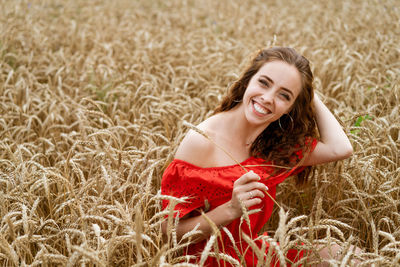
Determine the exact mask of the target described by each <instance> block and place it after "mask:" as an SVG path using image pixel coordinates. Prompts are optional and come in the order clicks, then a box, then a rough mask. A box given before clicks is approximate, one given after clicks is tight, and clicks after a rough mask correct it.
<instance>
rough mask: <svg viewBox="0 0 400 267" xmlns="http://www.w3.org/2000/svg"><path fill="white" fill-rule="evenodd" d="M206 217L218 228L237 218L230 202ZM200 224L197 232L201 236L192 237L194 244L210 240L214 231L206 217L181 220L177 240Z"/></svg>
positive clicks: (208, 213) (200, 216)
mask: <svg viewBox="0 0 400 267" xmlns="http://www.w3.org/2000/svg"><path fill="white" fill-rule="evenodd" d="M205 215H206V216H207V217H208V218H209V219H210V220H211V221H212V222H213V223H214V224H215V225H216V226H217V227H218V228H220V227H223V226H226V225H228V224H229V223H231V222H232V221H233V220H235V219H236V218H237V216H235V215H234V214H233V213H232V212H231V209H230V208H229V202H226V203H224V204H222V205H220V206H218V207H216V208H215V209H213V210H210V211H209V212H207V213H205ZM197 224H199V227H198V229H197V230H200V231H201V234H197V235H195V236H194V237H193V236H192V241H193V242H200V241H201V240H203V239H205V238H208V237H209V236H210V235H211V234H212V232H213V230H212V226H211V225H210V224H209V222H208V221H207V220H206V219H205V218H204V216H202V215H199V216H196V217H189V218H187V219H181V220H180V221H179V224H178V227H177V229H176V235H177V239H178V240H181V238H182V237H183V235H184V234H186V233H187V232H190V231H191V230H193V229H194V228H195V227H196V225H197ZM166 228H167V224H166V222H165V223H164V225H163V232H164V234H165V233H166V232H167V229H166Z"/></svg>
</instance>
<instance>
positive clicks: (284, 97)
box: [242, 61, 301, 126]
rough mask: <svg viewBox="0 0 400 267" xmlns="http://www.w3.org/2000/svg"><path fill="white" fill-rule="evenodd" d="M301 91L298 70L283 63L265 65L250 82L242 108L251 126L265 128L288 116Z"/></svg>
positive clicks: (273, 62)
mask: <svg viewBox="0 0 400 267" xmlns="http://www.w3.org/2000/svg"><path fill="white" fill-rule="evenodd" d="M300 91H301V77H300V73H299V71H298V70H297V69H296V67H294V66H292V65H289V64H288V63H286V62H284V61H271V62H267V63H265V64H264V65H263V66H262V67H261V68H260V69H259V70H258V72H257V73H256V74H255V75H254V76H253V77H252V78H251V79H250V81H249V84H248V86H247V88H246V91H245V93H244V95H243V103H242V104H243V108H244V112H245V116H246V118H247V120H248V121H249V122H250V123H251V124H265V125H266V126H268V125H269V124H270V123H271V122H273V121H276V120H278V119H279V118H280V117H281V116H282V115H283V114H285V113H288V112H289V111H290V109H291V107H292V105H293V103H294V102H295V100H296V98H297V96H298V95H299V94H300Z"/></svg>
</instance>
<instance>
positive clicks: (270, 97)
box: [261, 88, 274, 103]
mask: <svg viewBox="0 0 400 267" xmlns="http://www.w3.org/2000/svg"><path fill="white" fill-rule="evenodd" d="M261 101H262V102H263V103H273V101H274V90H272V88H271V89H269V90H266V91H265V92H264V93H263V94H262V95H261Z"/></svg>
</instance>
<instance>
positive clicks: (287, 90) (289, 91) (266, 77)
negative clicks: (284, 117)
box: [260, 75, 294, 96]
mask: <svg viewBox="0 0 400 267" xmlns="http://www.w3.org/2000/svg"><path fill="white" fill-rule="evenodd" d="M260 77H264V78H265V79H267V80H268V81H269V82H270V83H272V84H274V81H273V80H272V79H271V78H270V77H268V76H267V75H261V76H260ZM281 89H282V90H285V91H286V92H288V93H290V94H291V95H292V96H294V95H293V92H292V91H291V90H290V89H287V88H285V87H281Z"/></svg>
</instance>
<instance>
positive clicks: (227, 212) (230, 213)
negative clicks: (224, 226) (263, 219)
mask: <svg viewBox="0 0 400 267" xmlns="http://www.w3.org/2000/svg"><path fill="white" fill-rule="evenodd" d="M221 207H222V208H223V209H224V216H226V218H227V220H229V221H230V222H232V221H234V220H236V219H237V218H239V217H240V216H242V215H241V214H239V213H238V212H237V209H235V208H234V207H233V205H232V202H231V200H229V201H228V202H226V203H224V204H222V205H221Z"/></svg>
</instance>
